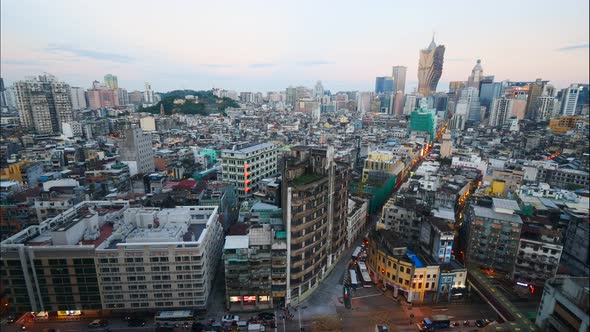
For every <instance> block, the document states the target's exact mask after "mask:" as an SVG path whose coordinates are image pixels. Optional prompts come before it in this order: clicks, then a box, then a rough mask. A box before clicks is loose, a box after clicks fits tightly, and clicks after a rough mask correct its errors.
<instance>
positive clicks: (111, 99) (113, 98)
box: [86, 81, 119, 110]
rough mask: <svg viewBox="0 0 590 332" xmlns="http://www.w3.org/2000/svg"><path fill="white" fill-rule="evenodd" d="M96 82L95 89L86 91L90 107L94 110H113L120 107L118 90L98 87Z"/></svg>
mask: <svg viewBox="0 0 590 332" xmlns="http://www.w3.org/2000/svg"><path fill="white" fill-rule="evenodd" d="M96 83H97V81H94V83H93V88H92V89H88V91H86V96H87V97H88V107H89V108H90V109H92V110H97V109H101V108H113V107H117V106H119V92H118V90H113V89H109V88H108V87H106V86H100V85H99V86H97V85H96Z"/></svg>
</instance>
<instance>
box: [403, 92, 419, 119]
mask: <svg viewBox="0 0 590 332" xmlns="http://www.w3.org/2000/svg"><path fill="white" fill-rule="evenodd" d="M417 102H418V96H417V95H416V94H410V95H406V102H405V104H404V115H410V114H412V112H413V111H414V109H415V108H416V105H417Z"/></svg>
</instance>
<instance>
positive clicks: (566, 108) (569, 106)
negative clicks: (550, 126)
mask: <svg viewBox="0 0 590 332" xmlns="http://www.w3.org/2000/svg"><path fill="white" fill-rule="evenodd" d="M581 90H583V88H582V87H580V86H579V85H578V84H570V86H569V88H565V89H563V94H562V97H561V98H562V99H561V115H563V116H572V115H575V114H576V107H577V105H578V94H579V93H580V91H581Z"/></svg>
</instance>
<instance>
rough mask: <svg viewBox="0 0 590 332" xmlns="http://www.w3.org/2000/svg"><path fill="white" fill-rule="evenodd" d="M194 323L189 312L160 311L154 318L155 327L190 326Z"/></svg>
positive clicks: (192, 316)
mask: <svg viewBox="0 0 590 332" xmlns="http://www.w3.org/2000/svg"><path fill="white" fill-rule="evenodd" d="M194 321H195V317H194V315H193V312H192V311H190V310H176V311H160V312H158V313H157V314H156V317H154V322H155V324H156V326H176V327H180V326H191V325H192V324H193V322H194Z"/></svg>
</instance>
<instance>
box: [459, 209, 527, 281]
mask: <svg viewBox="0 0 590 332" xmlns="http://www.w3.org/2000/svg"><path fill="white" fill-rule="evenodd" d="M492 200H493V203H492V207H486V206H482V205H478V204H474V205H472V206H470V208H469V212H468V213H466V221H465V222H466V223H467V233H468V235H467V250H466V253H465V259H466V260H467V262H470V263H472V264H476V265H478V266H480V265H483V266H486V267H488V268H492V269H494V270H499V271H504V272H511V271H512V268H513V265H514V259H515V257H516V254H517V252H518V244H519V239H520V231H521V228H522V219H521V218H520V216H519V215H518V214H516V213H515V212H516V211H519V210H520V208H519V206H518V204H517V203H516V201H514V200H506V199H497V198H493V199H492Z"/></svg>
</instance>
